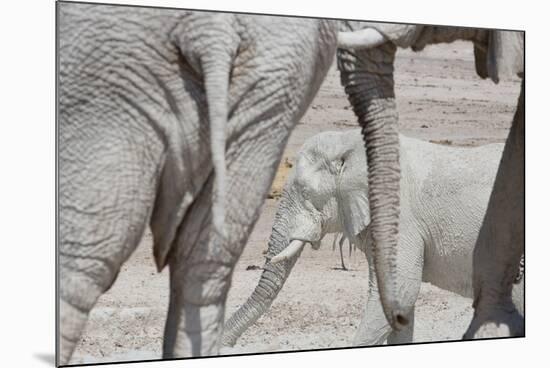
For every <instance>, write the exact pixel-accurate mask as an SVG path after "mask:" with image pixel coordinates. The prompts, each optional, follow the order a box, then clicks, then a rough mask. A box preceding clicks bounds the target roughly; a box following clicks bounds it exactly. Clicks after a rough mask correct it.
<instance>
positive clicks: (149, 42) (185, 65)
mask: <svg viewBox="0 0 550 368" xmlns="http://www.w3.org/2000/svg"><path fill="white" fill-rule="evenodd" d="M58 11H59V14H58V19H59V29H58V31H59V33H58V34H59V64H58V65H59V68H58V70H59V215H60V217H59V226H60V228H59V230H60V232H59V234H60V242H59V280H60V284H59V293H60V298H61V299H60V305H59V313H60V316H59V317H60V330H59V331H60V336H59V338H60V340H59V341H60V344H59V347H58V348H59V351H58V358H59V361H58V363H59V364H65V363H67V362H68V361H69V360H70V357H71V354H72V351H73V349H74V347H75V345H76V343H77V341H78V339H79V337H80V334H81V332H82V330H83V328H84V325H85V323H86V320H87V317H88V314H89V312H90V310H91V309H92V307H93V306H94V304H95V303H96V301H97V299H98V298H99V296H100V295H101V294H102V293H103V292H105V291H106V290H108V289H109V288H110V286H111V285H112V284H113V282H114V281H115V279H116V276H117V274H118V272H119V270H120V267H121V264H122V263H123V262H125V261H126V260H127V259H128V257H129V256H130V254H131V253H132V252H133V251H134V250H135V248H136V246H137V244H138V243H139V241H140V239H141V237H142V235H143V232H144V229H145V228H146V226H147V225H148V224H150V226H151V229H152V233H153V238H154V256H155V261H156V265H157V267H158V269H159V270H160V269H162V268H163V267H165V266H166V265H168V266H169V269H170V306H169V311H168V318H167V322H166V328H165V334H164V346H163V355H164V357H167V358H168V357H181V356H191V355H193V356H197V355H212V354H217V352H218V345H219V339H220V337H221V329H222V326H223V319H224V307H225V300H226V295H227V291H228V288H229V286H230V280H231V274H232V270H233V267H234V265H235V263H236V261H237V259H238V257H239V255H240V254H241V251H242V248H243V246H244V244H245V243H246V240H247V237H248V235H249V234H250V232H251V230H252V227H253V225H254V223H255V222H256V220H257V218H258V216H259V213H260V210H261V205H262V203H263V201H264V199H265V197H266V195H267V193H268V190H269V187H270V184H271V182H272V180H273V177H274V175H275V172H276V168H277V166H278V163H279V161H280V158H281V155H282V152H283V149H284V146H285V144H286V141H287V139H288V136H289V134H290V132H291V130H292V128H293V127H294V125H295V124H296V123H297V121H298V120H299V118H300V117H301V116H302V115H303V114H304V113H305V111H306V109H307V107H308V105H309V103H310V102H311V100H312V99H313V97H314V95H315V93H316V92H317V90H318V88H319V86H320V84H321V82H322V79H323V78H324V76H325V75H326V72H327V70H328V68H329V67H330V65H331V63H332V61H333V58H334V55H335V51H336V39H337V28H336V24H335V23H334V22H332V21H322V20H314V19H298V18H283V17H266V16H244V15H234V14H217V13H201V12H195V13H193V12H188V11H177V10H168V9H146V8H129V7H116V6H98V5H84V4H68V3H60V4H58Z"/></svg>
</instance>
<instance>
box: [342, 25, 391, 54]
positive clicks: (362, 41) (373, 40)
mask: <svg viewBox="0 0 550 368" xmlns="http://www.w3.org/2000/svg"><path fill="white" fill-rule="evenodd" d="M387 40H388V39H387V38H386V37H385V36H384V35H383V34H382V33H380V32H378V31H377V30H376V29H374V28H365V29H361V30H359V31H353V32H338V47H340V48H349V49H370V48H373V47H376V46H378V45H381V44H383V43H384V42H386V41H387Z"/></svg>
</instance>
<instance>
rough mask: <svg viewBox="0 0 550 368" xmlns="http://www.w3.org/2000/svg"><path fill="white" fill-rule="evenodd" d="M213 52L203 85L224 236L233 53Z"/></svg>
mask: <svg viewBox="0 0 550 368" xmlns="http://www.w3.org/2000/svg"><path fill="white" fill-rule="evenodd" d="M226 55H227V54H226ZM219 56H220V55H215V54H214V55H212V57H206V58H205V60H203V63H204V64H203V68H204V69H203V70H204V86H205V89H206V101H207V104H208V120H209V128H210V151H211V154H212V165H213V168H214V187H213V193H214V197H213V200H212V222H213V225H214V230H215V231H216V232H217V233H218V234H219V235H220V236H222V237H225V226H224V225H225V192H226V189H225V186H226V164H225V149H226V126H227V119H228V116H227V115H228V108H227V104H228V94H229V93H228V92H229V74H230V71H231V62H232V60H231V57H230V55H227V58H220V57H219Z"/></svg>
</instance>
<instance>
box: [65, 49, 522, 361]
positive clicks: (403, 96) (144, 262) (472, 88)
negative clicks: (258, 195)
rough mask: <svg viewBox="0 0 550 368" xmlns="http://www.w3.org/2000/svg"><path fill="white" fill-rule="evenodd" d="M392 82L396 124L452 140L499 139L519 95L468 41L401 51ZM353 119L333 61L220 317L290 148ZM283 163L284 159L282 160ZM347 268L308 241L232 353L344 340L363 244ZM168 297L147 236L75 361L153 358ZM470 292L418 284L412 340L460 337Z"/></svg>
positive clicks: (234, 294) (360, 275)
mask: <svg viewBox="0 0 550 368" xmlns="http://www.w3.org/2000/svg"><path fill="white" fill-rule="evenodd" d="M395 85H396V90H397V102H398V108H399V114H400V124H401V131H402V132H403V133H404V134H406V135H409V136H413V137H418V138H421V139H425V140H429V141H433V142H438V143H441V144H450V145H468V146H473V145H481V144H485V143H489V142H503V141H504V138H505V137H506V135H507V133H508V129H509V126H510V122H511V121H512V115H513V113H514V107H515V104H516V102H517V97H518V95H519V89H520V84H519V80H513V81H506V82H501V83H500V84H498V85H494V84H493V83H492V82H491V81H487V80H480V79H479V78H478V77H477V75H476V72H475V68H474V61H473V50H472V45H471V44H469V43H466V42H455V43H452V44H447V45H438V46H430V47H427V48H426V49H425V50H424V51H423V52H420V53H413V52H412V51H409V50H399V52H398V55H397V65H396V78H395ZM354 128H356V123H355V118H354V115H353V112H352V110H351V108H350V106H349V104H348V101H347V99H346V97H345V95H344V91H343V88H342V87H341V86H340V80H339V75H338V72H337V70H336V67H335V66H333V68H332V69H331V71H330V72H329V75H328V77H327V79H326V80H325V82H324V84H323V85H322V87H321V90H320V92H319V93H318V95H317V97H316V99H315V100H314V101H313V103H312V105H311V107H310V109H309V110H308V112H307V114H306V115H305V116H304V118H303V119H302V120H301V121H300V122H299V124H298V125H297V126H296V129H295V130H294V132H293V134H292V136H291V138H290V140H289V143H288V146H287V148H286V150H285V154H284V158H283V162H282V164H281V167H280V168H281V170H280V172H279V174H278V176H277V179H276V180H275V183H274V188H273V191H272V194H271V195H270V197H271V198H270V199H268V200H267V201H266V203H265V205H264V208H263V212H262V215H261V217H260V219H259V221H258V223H257V224H256V227H255V229H254V232H253V233H252V235H251V237H250V239H249V241H248V244H247V245H246V247H245V249H244V252H243V254H242V256H241V258H240V260H239V262H238V264H237V265H236V270H235V273H234V277H233V284H232V288H231V290H230V293H229V298H228V303H227V312H226V318H227V317H229V316H230V315H231V313H233V312H234V311H235V310H237V309H238V307H239V306H240V305H241V303H243V302H244V301H245V300H246V298H247V297H248V296H249V295H250V293H251V292H252V290H253V288H254V287H255V285H256V284H257V281H258V279H259V277H260V274H261V269H254V270H246V269H247V267H248V266H251V265H255V266H260V267H261V266H262V265H263V263H264V256H263V254H262V251H264V250H265V249H266V247H267V239H268V238H269V234H270V231H271V224H272V220H273V217H274V214H275V211H276V208H277V197H278V193H279V192H280V189H281V186H282V184H283V183H284V180H285V178H286V174H287V173H288V171H289V170H290V166H291V165H292V162H293V158H294V156H295V154H296V151H297V150H298V149H299V147H300V146H301V145H302V143H303V142H304V140H306V139H307V138H309V137H311V136H313V135H315V134H316V133H318V132H320V131H324V130H347V129H354ZM285 162H287V163H286V164H285ZM345 255H346V257H345V261H346V264H347V266H348V268H350V270H349V271H343V270H341V269H338V268H339V267H340V259H339V253H338V251H337V250H336V251H333V249H332V239H329V237H327V239H326V240H325V241H324V242H323V246H322V247H321V249H320V250H318V251H313V250H311V248H310V247H307V248H306V249H305V250H304V252H303V253H302V256H301V258H300V260H299V261H298V262H297V264H296V266H295V268H294V270H293V272H292V274H291V275H290V277H289V279H288V281H287V283H286V284H285V286H284V288H283V290H282V291H281V293H280V294H279V297H278V298H277V299H276V301H275V302H274V303H273V305H272V307H271V309H270V310H269V311H268V312H267V313H266V314H265V315H264V316H263V317H262V318H261V319H260V320H259V321H258V322H257V323H256V324H255V325H254V326H252V327H251V328H250V329H249V330H248V331H247V332H246V333H245V334H244V335H243V336H242V337H241V339H240V340H239V341H238V342H237V345H236V346H235V348H234V349H233V350H232V352H235V353H242V352H251V353H252V352H260V351H275V350H295V349H315V348H327V347H339V346H349V345H350V343H351V341H352V338H353V335H354V332H355V329H356V328H357V326H358V324H359V321H360V318H361V314H362V309H363V305H364V303H365V296H366V290H367V289H366V288H367V272H366V270H367V264H366V261H365V258H364V256H363V255H362V253H360V252H358V251H357V252H354V253H352V255H351V257H349V255H348V253H347V251H346V252H345ZM167 305H168V272H167V270H164V271H163V272H162V273H160V274H159V273H157V272H156V270H155V266H154V263H153V257H152V247H151V236H150V234H146V236H145V237H144V239H143V241H142V243H141V244H140V246H139V247H138V249H137V251H136V252H135V253H134V254H133V255H132V257H131V258H130V259H129V261H128V262H127V263H126V264H125V265H124V266H123V268H122V270H121V272H120V275H119V277H118V279H117V281H116V283H115V284H114V285H113V287H112V288H111V290H109V291H108V292H107V293H106V294H105V295H103V296H102V297H101V299H100V300H99V302H98V303H97V305H96V307H95V308H94V310H93V311H92V313H91V315H90V318H89V321H88V324H87V327H86V330H85V332H84V334H83V337H82V339H81V341H80V343H79V344H78V346H77V349H76V351H75V354H74V357H73V361H72V363H91V362H103V361H115V360H117V361H121V360H136V359H159V358H160V357H161V349H162V334H163V328H164V321H165V316H166V311H167ZM470 305H471V300H469V299H466V298H463V297H460V296H458V295H456V294H453V293H450V292H447V291H444V290H441V289H438V288H437V287H434V286H432V285H430V284H423V285H422V289H421V293H420V297H419V300H418V302H417V309H416V318H417V319H416V324H415V325H416V330H415V335H414V340H415V341H417V342H420V341H437V340H449V339H460V338H461V336H462V334H463V332H464V331H465V328H466V326H467V324H468V322H469V320H470V318H471V315H472V308H471V307H470Z"/></svg>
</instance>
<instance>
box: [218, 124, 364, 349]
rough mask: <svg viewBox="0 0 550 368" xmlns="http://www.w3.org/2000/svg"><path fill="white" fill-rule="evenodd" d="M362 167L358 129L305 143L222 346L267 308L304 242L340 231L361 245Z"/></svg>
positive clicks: (231, 342)
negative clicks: (258, 269)
mask: <svg viewBox="0 0 550 368" xmlns="http://www.w3.org/2000/svg"><path fill="white" fill-rule="evenodd" d="M366 170H367V166H366V162H365V155H364V151H363V144H362V139H361V134H360V132H359V131H358V130H353V131H349V132H345V133H338V132H324V133H321V134H318V135H316V136H315V137H312V138H310V139H309V140H308V141H306V142H305V143H304V145H303V146H302V149H301V151H300V153H299V154H298V156H297V159H296V164H295V167H294V169H293V171H292V173H291V174H290V176H289V178H288V180H287V182H286V184H285V187H284V190H283V194H282V197H281V199H280V202H279V207H278V210H277V213H276V215H275V220H274V224H273V229H272V232H271V236H270V239H269V245H268V252H267V256H266V262H265V266H264V271H263V273H262V276H261V278H260V281H259V283H258V285H257V286H256V288H255V290H254V291H253V293H252V295H251V296H250V297H249V298H248V300H247V301H246V302H245V304H244V305H242V306H241V307H240V308H239V310H238V311H237V312H235V314H233V315H232V316H231V318H230V319H229V320H228V321H227V323H226V325H225V331H224V337H223V343H224V344H225V345H230V346H232V345H234V344H235V342H236V340H237V339H238V338H239V336H241V334H242V333H243V332H244V331H245V330H246V329H247V328H248V327H249V326H250V325H252V324H253V323H254V322H255V321H256V320H257V319H258V318H259V317H260V316H261V315H262V314H263V313H264V312H265V311H266V310H267V308H269V306H270V305H271V303H272V302H273V300H274V299H275V297H276V296H277V294H278V293H279V291H280V290H281V288H282V286H283V284H284V282H285V281H286V279H287V277H288V275H289V273H290V271H291V269H292V267H293V266H294V264H295V262H296V259H297V257H298V255H299V254H300V253H301V251H302V249H303V248H304V246H305V245H306V244H307V243H309V244H311V245H312V247H313V248H314V249H316V248H318V247H319V246H320V243H321V240H322V238H323V237H324V236H325V235H326V234H327V233H343V234H344V235H345V236H346V237H347V238H348V239H349V240H350V241H351V242H353V243H355V244H356V245H357V246H358V247H359V248H364V247H365V246H366V244H362V243H361V241H360V240H359V238H358V237H357V235H358V234H359V233H361V232H362V231H363V230H364V229H365V228H366V227H367V225H368V224H369V222H370V216H369V206H368V199H367V183H366V181H365V180H364V177H365V176H366V175H367V173H366Z"/></svg>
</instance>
